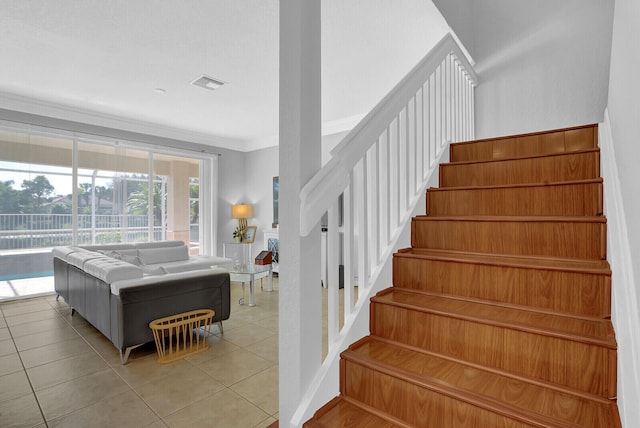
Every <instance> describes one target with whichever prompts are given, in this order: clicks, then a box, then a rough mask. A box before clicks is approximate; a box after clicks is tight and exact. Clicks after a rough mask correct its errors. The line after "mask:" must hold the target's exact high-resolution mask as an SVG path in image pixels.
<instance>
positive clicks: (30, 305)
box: [2, 299, 51, 317]
mask: <svg viewBox="0 0 640 428" xmlns="http://www.w3.org/2000/svg"><path fill="white" fill-rule="evenodd" d="M49 309H51V305H49V304H48V303H47V302H46V301H44V300H43V299H33V300H27V301H21V302H15V303H9V304H6V305H2V313H3V314H4V316H5V317H10V316H14V315H21V314H28V313H31V312H38V311H47V310H49Z"/></svg>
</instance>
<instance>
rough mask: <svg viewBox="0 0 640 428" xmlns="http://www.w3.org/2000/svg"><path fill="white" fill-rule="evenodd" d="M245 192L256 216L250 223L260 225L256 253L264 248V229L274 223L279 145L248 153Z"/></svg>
mask: <svg viewBox="0 0 640 428" xmlns="http://www.w3.org/2000/svg"><path fill="white" fill-rule="evenodd" d="M244 156H245V160H246V164H245V165H246V170H245V180H246V181H245V192H244V193H245V194H246V195H247V202H250V203H252V204H253V215H254V218H253V219H252V220H250V221H249V224H251V225H255V226H257V227H258V233H257V234H256V239H255V242H254V245H253V252H254V255H257V254H258V253H259V250H261V249H262V248H263V242H264V235H263V234H262V231H263V230H264V229H271V223H273V177H277V176H278V174H279V173H278V171H279V163H278V161H279V160H278V147H270V148H268V149H262V150H256V151H253V152H249V153H246V154H245V155H244Z"/></svg>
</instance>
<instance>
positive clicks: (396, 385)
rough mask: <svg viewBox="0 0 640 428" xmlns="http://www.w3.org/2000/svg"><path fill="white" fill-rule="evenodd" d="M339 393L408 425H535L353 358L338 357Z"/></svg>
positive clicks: (452, 427)
mask: <svg viewBox="0 0 640 428" xmlns="http://www.w3.org/2000/svg"><path fill="white" fill-rule="evenodd" d="M340 363H341V367H340V370H341V371H342V372H344V373H345V376H344V378H345V380H344V381H343V382H342V388H341V389H342V393H343V394H345V395H347V396H349V397H351V398H354V399H356V400H359V401H361V402H363V403H364V404H366V405H368V406H371V407H375V408H377V409H379V410H382V411H384V412H386V413H388V414H390V415H392V416H394V417H396V418H398V419H401V420H403V421H406V422H407V423H408V424H409V425H410V426H429V427H443V428H457V427H461V426H475V427H497V426H507V427H535V426H539V425H533V424H527V423H524V422H522V421H518V420H514V419H512V418H508V417H506V416H503V415H500V414H498V413H495V412H491V411H489V410H486V409H484V408H481V407H478V406H474V405H473V404H470V403H468V402H465V401H462V400H458V399H456V398H454V397H450V396H447V395H444V394H441V393H438V392H435V391H433V390H430V389H426V388H422V387H420V386H417V385H415V384H412V383H409V382H406V381H403V380H401V379H398V378H396V377H393V376H389V375H386V374H383V373H380V372H377V371H373V370H369V369H367V368H366V367H363V366H361V365H358V364H354V363H352V362H347V361H345V360H341V362H340Z"/></svg>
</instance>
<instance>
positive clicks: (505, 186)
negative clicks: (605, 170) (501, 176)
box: [428, 178, 603, 192]
mask: <svg viewBox="0 0 640 428" xmlns="http://www.w3.org/2000/svg"><path fill="white" fill-rule="evenodd" d="M602 182H603V180H602V178H593V179H587V180H571V181H557V182H549V183H545V182H543V183H518V184H492V185H485V186H459V187H429V189H428V190H429V192H452V191H453V192H455V191H456V190H482V189H516V188H522V187H553V186H568V185H575V184H594V183H602Z"/></svg>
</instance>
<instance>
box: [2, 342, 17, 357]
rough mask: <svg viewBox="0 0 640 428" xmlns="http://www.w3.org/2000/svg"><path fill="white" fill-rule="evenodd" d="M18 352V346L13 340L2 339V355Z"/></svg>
mask: <svg viewBox="0 0 640 428" xmlns="http://www.w3.org/2000/svg"><path fill="white" fill-rule="evenodd" d="M16 352H18V351H17V350H16V346H15V345H14V344H13V340H11V339H7V340H0V357H3V356H5V355H9V354H15V353H16Z"/></svg>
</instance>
